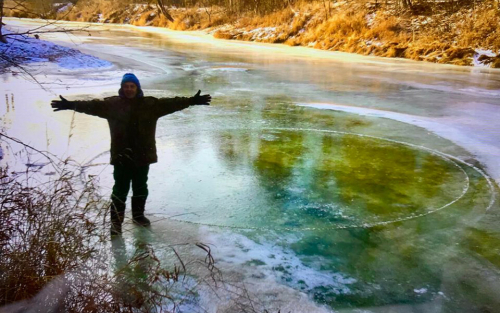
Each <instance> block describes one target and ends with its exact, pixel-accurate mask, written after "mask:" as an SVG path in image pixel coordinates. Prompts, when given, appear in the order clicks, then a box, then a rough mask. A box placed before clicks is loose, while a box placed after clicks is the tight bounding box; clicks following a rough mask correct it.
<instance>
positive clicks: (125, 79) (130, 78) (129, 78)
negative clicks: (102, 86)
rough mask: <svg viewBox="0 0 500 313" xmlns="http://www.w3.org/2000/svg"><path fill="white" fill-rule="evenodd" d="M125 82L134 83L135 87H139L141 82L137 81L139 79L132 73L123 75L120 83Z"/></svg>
mask: <svg viewBox="0 0 500 313" xmlns="http://www.w3.org/2000/svg"><path fill="white" fill-rule="evenodd" d="M125 83H134V84H135V85H136V86H137V89H141V83H139V79H138V78H137V76H135V75H134V74H132V73H127V74H125V75H123V78H122V83H121V84H122V85H123V84H125Z"/></svg>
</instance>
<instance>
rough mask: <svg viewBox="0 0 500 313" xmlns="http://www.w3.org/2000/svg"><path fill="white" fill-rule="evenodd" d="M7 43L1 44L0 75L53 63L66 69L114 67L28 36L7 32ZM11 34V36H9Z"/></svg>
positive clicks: (97, 59) (73, 50) (86, 55)
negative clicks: (42, 63)
mask: <svg viewBox="0 0 500 313" xmlns="http://www.w3.org/2000/svg"><path fill="white" fill-rule="evenodd" d="M6 34H7V40H8V42H7V43H0V55H2V57H1V58H0V73H1V72H4V71H6V70H7V69H8V68H11V70H12V71H15V72H19V70H20V68H19V66H23V65H28V64H32V63H40V62H51V63H55V64H57V65H58V66H60V67H61V68H64V69H69V70H72V69H96V68H107V67H111V66H113V64H112V63H110V62H108V61H105V60H101V59H99V58H96V57H94V56H91V55H88V54H85V53H82V52H80V51H79V50H77V49H72V48H68V47H63V46H60V45H57V44H54V43H52V42H50V41H45V40H42V39H37V38H35V37H30V36H26V35H22V36H21V35H19V36H14V35H13V34H14V33H13V32H6ZM9 34H10V35H9Z"/></svg>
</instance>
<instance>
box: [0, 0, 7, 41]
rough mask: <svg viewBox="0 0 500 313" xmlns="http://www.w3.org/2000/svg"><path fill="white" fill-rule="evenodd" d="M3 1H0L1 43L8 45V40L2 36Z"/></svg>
mask: <svg viewBox="0 0 500 313" xmlns="http://www.w3.org/2000/svg"><path fill="white" fill-rule="evenodd" d="M3 25H4V24H3V0H0V42H2V43H4V44H5V43H7V39H5V37H4V36H3V34H2V26H3Z"/></svg>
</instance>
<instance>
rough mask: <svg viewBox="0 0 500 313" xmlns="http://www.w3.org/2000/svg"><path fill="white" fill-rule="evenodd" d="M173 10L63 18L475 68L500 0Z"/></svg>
mask: <svg viewBox="0 0 500 313" xmlns="http://www.w3.org/2000/svg"><path fill="white" fill-rule="evenodd" d="M169 11H170V13H171V15H172V16H173V18H174V21H173V22H170V21H168V20H167V19H166V18H165V17H164V16H163V15H162V14H160V13H159V12H158V11H157V8H156V7H153V6H149V5H142V6H136V7H134V6H131V5H129V6H127V5H123V3H121V2H120V1H118V0H113V1H103V0H87V1H86V2H82V1H80V2H79V3H78V4H77V5H76V7H75V8H74V9H73V10H71V11H70V12H69V13H68V12H65V13H64V15H63V14H60V15H59V17H60V18H63V19H68V20H76V21H89V22H96V21H98V20H99V14H101V21H106V22H112V23H130V24H133V25H137V26H145V25H146V26H159V27H168V28H171V29H174V30H200V29H214V37H216V38H221V39H238V40H250V41H261V42H270V43H285V44H287V45H292V46H298V45H301V46H312V47H314V48H317V49H324V50H335V51H344V52H352V53H360V54H365V55H376V56H384V57H400V58H409V59H413V60H424V61H430V62H439V63H451V64H458V65H470V64H471V58H472V56H473V55H474V51H473V50H471V48H474V49H476V48H483V49H491V50H493V51H499V50H500V30H499V29H500V27H498V25H500V10H499V9H498V8H497V4H496V2H495V0H484V1H482V2H480V3H477V4H476V6H475V7H474V8H472V6H471V7H466V6H465V7H463V8H461V9H460V10H458V11H457V10H454V11H450V10H449V11H446V8H438V7H435V6H434V7H432V6H425V7H418V10H417V11H418V12H423V13H422V15H418V14H417V13H414V14H412V13H411V12H406V11H396V10H393V9H384V8H378V9H374V8H368V7H367V6H366V3H365V2H364V1H355V2H352V1H351V2H337V3H336V4H334V5H332V6H331V8H330V9H328V8H325V6H324V2H323V1H313V2H311V1H299V2H295V4H294V5H293V7H290V6H288V7H285V8H284V9H279V10H275V11H272V12H270V13H268V14H264V15H258V14H255V12H254V11H248V12H240V13H239V14H236V13H235V12H232V13H228V11H227V10H226V9H225V8H224V7H218V6H207V7H192V8H170V9H169ZM417 11H415V12H417ZM432 12H434V13H433V14H432ZM10 13H12V12H10ZM17 14H24V13H19V12H18V13H17ZM419 14H420V13H419ZM487 62H488V63H489V64H491V66H492V67H497V66H498V63H499V62H498V61H497V60H496V59H492V60H487Z"/></svg>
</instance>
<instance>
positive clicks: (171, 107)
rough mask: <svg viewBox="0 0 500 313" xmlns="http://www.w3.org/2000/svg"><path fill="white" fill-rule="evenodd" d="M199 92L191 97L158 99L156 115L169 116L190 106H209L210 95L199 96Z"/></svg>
mask: <svg viewBox="0 0 500 313" xmlns="http://www.w3.org/2000/svg"><path fill="white" fill-rule="evenodd" d="M200 93H201V90H198V92H197V93H196V95H194V96H193V97H189V98H187V97H175V98H160V99H158V100H157V105H156V113H157V115H158V116H164V115H167V114H171V113H174V112H177V111H180V110H184V109H185V108H187V107H189V106H191V105H210V101H212V97H210V95H208V94H207V95H200Z"/></svg>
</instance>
